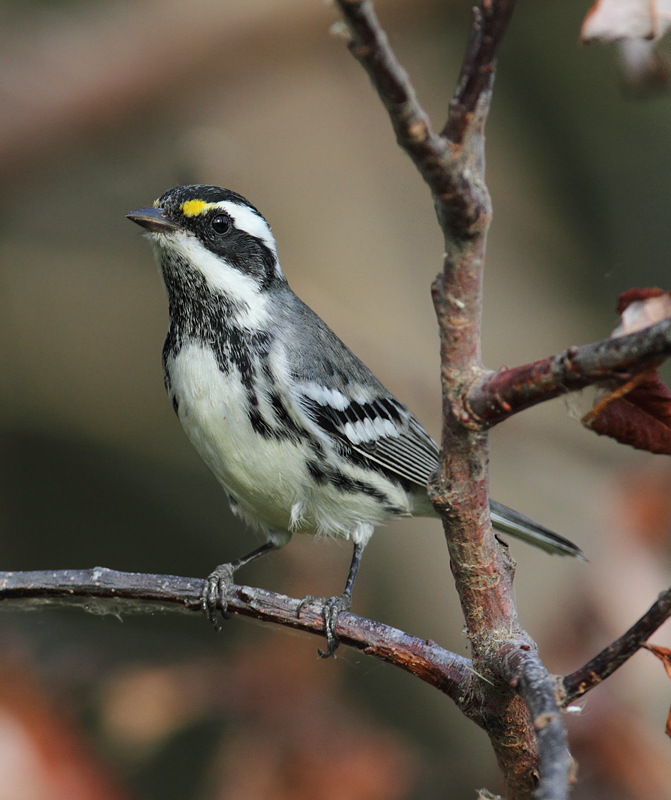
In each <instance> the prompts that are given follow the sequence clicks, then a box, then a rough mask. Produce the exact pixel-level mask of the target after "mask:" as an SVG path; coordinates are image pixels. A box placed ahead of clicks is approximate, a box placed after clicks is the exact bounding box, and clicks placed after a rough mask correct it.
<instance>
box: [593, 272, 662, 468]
mask: <svg viewBox="0 0 671 800" xmlns="http://www.w3.org/2000/svg"><path fill="white" fill-rule="evenodd" d="M617 310H618V312H619V313H620V315H621V317H622V322H621V324H620V325H619V326H618V327H617V328H616V329H615V330H614V331H613V333H612V334H611V336H613V337H616V336H624V335H625V334H628V333H634V332H635V331H639V330H643V329H644V328H647V327H649V326H650V325H654V324H655V323H656V322H660V321H661V320H663V319H668V318H670V317H671V293H669V292H665V291H664V290H663V289H657V288H654V289H630V290H629V291H627V292H625V293H624V294H622V295H620V299H619V302H618V306H617ZM582 423H583V425H584V426H585V427H587V428H589V429H590V430H593V431H594V432H595V433H598V434H600V435H602V436H610V437H611V438H613V439H616V440H617V441H618V442H621V443H622V444H628V445H631V446H632V447H635V448H637V449H638V450H647V451H648V452H650V453H658V454H662V455H671V389H669V387H668V386H667V385H666V384H665V383H663V382H662V381H661V380H660V377H659V374H658V373H657V370H656V369H655V367H654V366H653V367H651V368H650V369H648V370H646V371H645V372H641V373H639V374H638V375H635V376H634V377H633V378H632V379H631V380H629V381H627V382H626V383H624V384H622V385H621V386H618V387H617V389H615V390H614V391H612V392H610V393H609V394H607V395H606V396H605V397H602V398H601V399H600V400H599V401H598V402H597V403H596V405H595V406H594V408H593V409H592V410H591V411H590V412H589V413H588V414H585V416H584V417H583V419H582Z"/></svg>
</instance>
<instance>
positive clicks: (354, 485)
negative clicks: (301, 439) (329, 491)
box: [307, 461, 400, 514]
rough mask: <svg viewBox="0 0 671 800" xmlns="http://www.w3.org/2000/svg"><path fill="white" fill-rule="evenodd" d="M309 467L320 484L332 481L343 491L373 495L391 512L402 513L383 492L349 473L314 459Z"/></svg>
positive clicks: (308, 464) (311, 473)
mask: <svg viewBox="0 0 671 800" xmlns="http://www.w3.org/2000/svg"><path fill="white" fill-rule="evenodd" d="M307 468H308V472H309V473H310V476H311V477H312V479H313V480H314V482H315V483H317V484H319V485H320V486H323V485H324V484H326V483H330V484H331V485H332V486H335V488H336V489H339V490H340V491H341V492H361V493H362V494H365V495H368V496H369V497H373V498H374V499H375V500H377V501H378V503H381V504H382V505H384V506H385V508H386V509H387V510H388V511H390V513H392V514H394V513H396V514H398V513H400V509H397V508H394V507H392V506H391V504H390V501H389V498H388V497H387V496H386V495H385V494H384V493H383V492H381V491H379V489H376V488H375V487H374V486H371V485H370V484H368V483H364V482H363V481H358V480H355V479H354V478H349V477H348V476H347V475H343V473H342V472H338V470H335V469H329V468H328V467H326V468H325V467H322V466H321V465H320V464H317V463H315V462H314V461H308V463H307Z"/></svg>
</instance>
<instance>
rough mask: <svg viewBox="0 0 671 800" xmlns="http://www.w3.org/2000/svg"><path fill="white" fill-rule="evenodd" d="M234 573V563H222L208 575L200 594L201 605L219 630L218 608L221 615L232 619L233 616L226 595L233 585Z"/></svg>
mask: <svg viewBox="0 0 671 800" xmlns="http://www.w3.org/2000/svg"><path fill="white" fill-rule="evenodd" d="M234 575H235V567H234V565H233V564H221V565H220V566H218V567H217V568H216V569H215V570H214V572H211V573H210V574H209V575H208V577H207V580H206V581H205V586H204V587H203V593H202V595H201V596H200V607H201V608H202V609H203V612H204V613H205V616H206V617H207V618H208V619H209V620H210V622H211V623H212V625H214V628H215V630H217V631H219V630H221V625H220V624H219V620H218V618H217V609H219V608H220V609H221V616H222V617H223V618H224V619H230V618H231V617H232V616H233V614H232V613H231V612H230V611H229V610H228V601H227V599H226V595H227V594H228V590H229V589H230V588H231V586H232V585H233V576H234Z"/></svg>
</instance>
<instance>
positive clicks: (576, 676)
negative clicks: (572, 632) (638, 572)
mask: <svg viewBox="0 0 671 800" xmlns="http://www.w3.org/2000/svg"><path fill="white" fill-rule="evenodd" d="M669 617H671V588H669V589H667V590H666V591H665V592H663V593H662V594H661V595H660V596H659V598H658V599H657V600H656V601H655V602H654V603H653V604H652V605H651V606H650V608H649V609H648V610H647V611H646V613H645V614H644V615H643V616H642V617H641V618H640V619H639V620H638V622H636V623H635V624H634V625H632V626H631V628H629V630H628V631H627V632H626V633H625V634H623V635H622V636H620V638H619V639H616V640H615V641H614V642H613V643H612V644H609V645H608V647H606V648H604V649H603V650H602V651H601V652H600V653H599V654H598V655H596V656H594V658H593V659H591V661H588V662H587V663H586V664H585V665H584V666H582V667H580V669H578V670H576V671H575V672H572V673H571V674H570V675H567V676H566V677H565V678H564V680H563V690H564V696H563V698H562V705H563V706H567V705H569V703H572V702H573V701H574V700H577V699H578V698H579V697H582V696H583V695H584V694H585V693H586V692H589V690H590V689H593V688H594V687H595V686H597V685H598V684H599V683H601V682H602V681H604V680H606V678H607V677H608V676H609V675H612V674H613V672H615V670H616V669H619V667H621V666H622V665H623V664H624V663H625V661H628V660H629V659H630V658H631V657H632V656H633V655H634V653H636V652H637V651H638V650H640V649H641V647H643V646H644V644H645V642H646V641H647V640H648V639H649V638H650V637H651V636H652V634H653V633H654V632H655V631H656V630H657V629H658V628H659V627H660V626H661V625H663V624H664V623H665V622H666V620H667V619H669Z"/></svg>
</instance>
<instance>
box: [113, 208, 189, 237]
mask: <svg viewBox="0 0 671 800" xmlns="http://www.w3.org/2000/svg"><path fill="white" fill-rule="evenodd" d="M126 216H127V217H128V219H130V220H132V221H133V222H137V224H138V225H142V227H143V228H146V229H147V230H148V231H151V232H152V233H172V232H173V231H178V230H179V229H180V228H179V225H175V223H174V222H170V220H168V219H166V218H165V217H164V216H163V209H161V208H140V209H138V211H131V212H130V214H126Z"/></svg>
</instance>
